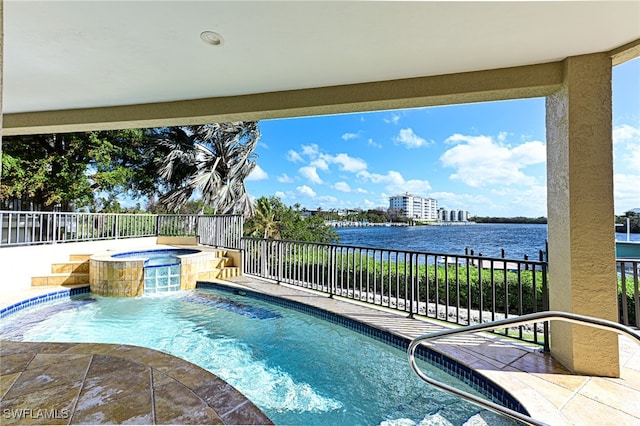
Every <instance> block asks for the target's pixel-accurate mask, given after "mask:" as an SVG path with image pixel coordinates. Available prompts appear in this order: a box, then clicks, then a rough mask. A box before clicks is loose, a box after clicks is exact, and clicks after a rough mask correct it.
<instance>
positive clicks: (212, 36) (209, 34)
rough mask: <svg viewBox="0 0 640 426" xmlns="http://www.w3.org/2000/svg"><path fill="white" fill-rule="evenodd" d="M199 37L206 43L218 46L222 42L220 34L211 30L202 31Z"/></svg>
mask: <svg viewBox="0 0 640 426" xmlns="http://www.w3.org/2000/svg"><path fill="white" fill-rule="evenodd" d="M200 38H201V39H202V41H204V42H205V43H207V44H210V45H212V46H220V45H221V44H222V41H223V38H222V36H221V35H220V34H218V33H215V32H213V31H203V32H201V33H200Z"/></svg>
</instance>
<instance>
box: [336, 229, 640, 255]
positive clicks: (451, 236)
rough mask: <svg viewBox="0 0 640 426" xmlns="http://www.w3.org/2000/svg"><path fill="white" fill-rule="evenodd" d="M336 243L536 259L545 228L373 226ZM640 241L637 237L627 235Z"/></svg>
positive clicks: (620, 236) (342, 234)
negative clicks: (503, 253)
mask: <svg viewBox="0 0 640 426" xmlns="http://www.w3.org/2000/svg"><path fill="white" fill-rule="evenodd" d="M336 232H337V233H338V235H340V244H344V245H353V246H361V247H373V248H388V249H396V250H409V251H423V252H424V251H426V252H432V253H445V254H464V250H465V248H468V249H469V250H473V252H474V254H478V253H482V255H483V256H489V257H494V256H495V257H499V256H500V254H501V249H504V250H505V256H506V257H508V258H512V259H522V258H523V257H524V256H525V255H527V256H529V258H530V259H536V260H537V259H538V258H539V251H540V250H545V245H546V241H547V225H537V224H531V225H530V224H493V223H479V224H476V225H468V226H398V227H396V226H392V227H389V226H374V227H363V228H336ZM626 238H627V235H626V234H621V233H616V240H618V241H625V240H626ZM630 239H631V240H632V241H640V234H631V238H630Z"/></svg>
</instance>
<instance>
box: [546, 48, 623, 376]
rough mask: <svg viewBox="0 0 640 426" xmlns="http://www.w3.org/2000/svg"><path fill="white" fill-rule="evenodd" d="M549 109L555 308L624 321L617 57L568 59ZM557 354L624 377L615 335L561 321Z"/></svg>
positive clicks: (578, 365)
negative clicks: (616, 191)
mask: <svg viewBox="0 0 640 426" xmlns="http://www.w3.org/2000/svg"><path fill="white" fill-rule="evenodd" d="M546 111H547V112H546V118H547V200H548V201H547V209H548V217H549V228H548V229H549V291H550V301H549V302H550V308H551V309H552V310H560V311H566V312H573V313H576V314H582V315H589V316H593V317H598V318H602V319H607V320H611V321H617V300H616V299H617V296H616V292H617V291H616V264H615V235H614V208H613V153H612V151H613V145H612V136H611V126H612V123H611V120H612V117H611V114H612V106H611V58H610V57H609V56H608V55H606V54H591V55H584V56H577V57H571V58H568V59H566V60H565V61H564V81H563V85H562V87H561V89H560V90H558V91H557V92H555V93H553V94H552V95H550V96H548V97H547V103H546ZM551 353H552V355H553V356H554V357H555V358H556V359H557V360H558V361H560V362H561V363H562V364H563V365H565V366H566V367H567V368H569V369H570V370H572V371H574V372H576V373H580V374H589V375H600V376H609V377H619V375H620V367H619V357H618V339H617V336H616V335H615V334H613V333H610V332H606V331H601V330H596V329H593V328H588V327H585V326H578V325H571V324H567V323H561V322H558V321H554V322H553V323H552V325H551Z"/></svg>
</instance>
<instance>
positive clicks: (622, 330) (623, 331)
mask: <svg viewBox="0 0 640 426" xmlns="http://www.w3.org/2000/svg"><path fill="white" fill-rule="evenodd" d="M550 320H561V321H565V322H570V323H573V324H583V325H584V324H586V325H589V326H592V327H595V328H598V329H601V330H607V331H613V332H615V333H618V334H620V335H626V336H629V337H631V338H632V340H634V341H635V342H636V343H637V344H638V345H640V333H638V332H636V331H635V330H633V329H632V328H631V327H626V326H624V325H621V324H618V323H615V322H613V321H607V320H603V319H600V318H593V317H588V316H585V315H578V314H573V313H569V312H560V311H543V312H535V313H532V314H526V315H521V316H519V317H517V318H508V319H503V320H498V321H492V322H489V323H483V324H473V325H468V326H465V327H460V328H454V329H448V330H441V331H436V332H433V333H428V334H423V335H421V336H418V337H416V338H415V339H413V340H412V341H411V343H410V344H409V348H408V350H407V353H408V355H409V363H410V364H411V368H412V369H413V371H414V372H415V373H416V374H417V375H418V377H420V378H421V379H422V380H424V381H425V382H427V383H429V384H430V385H432V386H434V387H436V388H438V389H441V390H444V391H445V392H449V393H451V394H453V395H456V396H458V397H460V398H463V399H465V400H467V401H470V402H473V403H475V404H477V405H479V406H481V407H483V408H486V409H488V410H491V411H494V412H496V413H498V414H502V415H505V416H507V417H510V418H512V419H515V420H518V421H521V422H523V423H525V424H528V425H536V426H538V425H545V423H542V422H539V421H538V420H536V419H534V418H532V417H530V416H527V415H524V414H522V413H519V412H517V411H514V410H511V409H509V408H506V407H503V406H501V405H498V404H496V403H494V402H492V401H489V400H486V399H484V398H480V397H477V396H475V395H472V394H470V393H468V392H465V391H462V390H460V389H456V388H454V387H452V386H449V385H447V384H445V383H441V382H439V381H437V380H434V379H432V378H430V377H429V376H427V375H426V374H424V373H423V372H422V370H421V369H420V367H418V365H417V363H416V359H415V351H416V349H417V348H418V346H419V345H421V344H422V343H424V342H427V341H433V340H437V339H440V338H443V337H446V336H452V335H457V334H467V333H477V332H482V331H492V330H497V329H502V328H507V327H515V326H518V325H524V324H531V323H536V322H541V321H550Z"/></svg>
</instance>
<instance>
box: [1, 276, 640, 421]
mask: <svg viewBox="0 0 640 426" xmlns="http://www.w3.org/2000/svg"><path fill="white" fill-rule="evenodd" d="M226 284H228V285H235V286H239V287H246V288H250V289H253V290H256V291H260V292H263V293H267V294H271V295H274V296H278V297H282V298H286V299H290V300H295V301H298V302H301V303H306V304H309V305H313V306H316V307H319V308H322V309H325V310H328V311H331V312H334V313H337V314H340V315H343V316H346V317H349V318H352V319H354V320H357V321H361V322H364V323H367V324H370V325H372V326H375V327H378V328H380V329H383V330H386V331H389V332H392V333H395V334H397V335H401V336H404V337H408V338H413V337H416V336H418V335H421V334H424V333H427V332H430V331H435V330H439V329H442V328H443V325H442V323H436V322H432V321H427V320H422V319H410V318H407V317H406V316H405V315H403V314H399V313H397V312H393V311H390V310H385V309H378V308H372V307H371V306H368V305H366V306H365V305H363V304H359V303H354V302H351V301H345V300H340V299H339V298H333V299H330V298H328V297H327V296H326V295H323V294H319V293H314V292H309V291H303V290H301V289H298V288H292V287H289V286H285V285H276V284H272V283H268V282H264V281H260V280H258V279H253V278H249V277H238V278H235V279H233V282H231V281H227V282H226ZM58 289H60V287H57V288H46V287H44V288H38V289H32V290H29V293H23V294H22V295H20V294H19V292H16V293H15V294H6V295H5V294H3V295H0V306H7V305H9V304H11V303H15V302H17V301H20V300H24V299H26V298H28V297H32V296H33V295H34V294H35V293H36V292H37V293H38V294H44V293H49V292H52V291H55V290H58ZM48 345H50V346H48ZM432 346H433V347H434V349H436V350H438V351H441V352H443V353H445V354H447V355H449V356H450V357H452V358H454V359H456V360H458V361H459V362H461V363H463V364H466V365H468V366H470V367H472V368H474V369H476V370H477V371H479V372H480V373H482V374H484V375H485V376H486V377H488V378H490V379H491V380H493V381H494V382H496V383H497V384H499V385H500V386H502V387H503V388H504V389H506V390H507V391H508V392H510V393H511V394H512V395H513V396H514V397H516V398H517V399H518V400H519V401H520V402H521V403H522V404H523V405H524V406H525V407H526V408H527V410H529V412H530V414H531V415H532V416H533V417H534V418H536V419H538V420H540V421H543V422H546V423H548V424H550V425H598V426H600V425H616V426H618V425H640V404H638V402H640V346H638V345H635V344H634V343H633V342H631V341H630V340H628V339H626V338H620V345H619V346H620V364H621V366H622V368H621V377H620V378H619V379H610V378H599V377H590V376H577V375H572V374H570V373H569V372H568V371H567V370H566V369H564V368H563V367H562V366H561V365H559V364H558V363H557V362H555V361H554V360H553V359H552V358H551V357H550V356H549V355H547V354H544V353H541V352H540V351H539V348H538V347H535V346H531V345H526V344H523V343H519V342H516V341H513V340H511V339H504V338H500V337H496V336H493V335H486V334H480V335H465V336H459V337H452V338H449V339H446V340H439V341H438V342H436V343H435V344H433V345H432ZM0 356H1V357H2V359H1V361H2V362H1V364H0V371H1V374H2V376H1V377H0V407H1V408H2V409H1V410H0V413H1V414H0V415H2V416H3V417H2V421H1V423H2V424H3V425H4V424H14V423H20V424H28V423H34V424H35V423H38V424H41V423H43V422H42V419H39V420H38V421H36V420H33V419H31V420H32V421H30V420H29V419H25V418H22V419H19V420H20V421H18V420H17V419H8V418H7V416H6V414H5V413H6V411H4V410H5V409H14V410H16V409H20V408H31V409H32V410H33V409H35V408H37V407H42V408H43V409H47V410H55V409H57V410H59V411H58V412H53V413H52V412H51V411H47V412H43V413H38V412H35V411H32V412H31V414H30V416H31V417H33V416H34V415H37V414H43V415H46V414H49V415H52V414H53V415H54V416H55V415H56V414H57V415H58V417H63V414H64V413H63V412H62V411H60V410H63V409H64V408H65V407H71V408H68V409H69V410H70V411H69V412H68V413H67V414H66V418H64V419H57V420H56V419H49V420H47V422H46V423H48V424H53V423H56V422H60V423H62V424H69V423H101V424H105V423H124V422H130V423H138V424H148V423H155V424H160V423H180V424H202V423H206V424H216V423H217V424H222V423H225V424H248V423H253V424H261V423H268V422H269V420H268V419H267V417H266V416H264V415H263V414H262V413H261V412H260V411H259V410H258V409H257V408H255V406H253V404H252V403H250V402H248V401H246V402H240V401H241V400H240V399H238V398H240V397H239V396H238V395H237V391H235V389H233V388H232V387H231V386H229V385H227V384H226V383H224V382H222V381H221V380H220V379H218V378H217V377H216V376H214V375H212V374H210V373H208V372H206V371H204V370H202V369H200V368H199V367H197V366H194V365H192V364H189V363H187V362H186V361H182V360H180V359H178V358H175V357H171V356H169V355H166V354H163V353H160V352H157V351H153V350H151V349H146V348H138V347H132V346H126V345H98V344H94V345H92V344H50V343H49V344H44V343H17V342H0ZM79 371H84V373H85V376H82V374H80V373H79ZM127 383H129V384H127ZM36 389H41V390H36ZM29 398H30V399H29ZM65 398H66V399H65ZM74 398H75V399H74ZM63 401H67V403H68V404H70V405H65V403H64V402H63ZM69 401H74V402H69ZM54 402H55V404H54ZM98 402H100V403H101V404H106V405H103V407H105V408H103V409H100V408H97V407H98V405H97V404H98ZM38 404H39V405H38ZM74 404H75V405H74ZM145 407H146V408H145ZM251 407H253V408H255V410H254V409H253V408H251ZM23 413H24V412H23ZM23 417H24V416H23Z"/></svg>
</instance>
